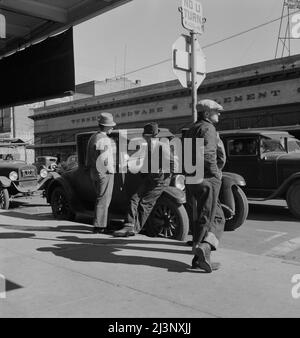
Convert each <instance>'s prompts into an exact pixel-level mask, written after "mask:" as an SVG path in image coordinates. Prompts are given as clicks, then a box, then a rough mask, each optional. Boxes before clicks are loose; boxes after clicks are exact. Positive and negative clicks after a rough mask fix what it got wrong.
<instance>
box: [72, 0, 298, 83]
mask: <svg viewBox="0 0 300 338" xmlns="http://www.w3.org/2000/svg"><path fill="white" fill-rule="evenodd" d="M282 4H283V1H282V0H202V6H203V12H204V17H205V18H206V24H205V31H204V33H203V34H202V35H201V36H200V38H199V42H200V45H201V46H202V48H203V51H204V53H205V55H206V58H207V72H211V71H216V70H221V69H226V68H232V67H236V66H240V65H245V64H250V63H255V62H259V61H264V60H270V59H273V58H274V56H275V49H276V43H277V37H278V31H279V24H280V20H278V21H276V22H275V23H272V24H269V25H267V26H264V27H262V28H260V29H257V30H254V31H252V32H250V33H247V34H244V35H242V36H239V37H236V38H233V39H230V40H228V41H225V42H223V43H219V44H216V45H214V46H211V47H207V48H206V47H205V46H206V45H208V44H211V43H213V42H216V41H219V40H222V39H224V38H226V37H228V36H231V35H233V34H236V33H239V32H242V31H244V30H247V29H249V28H252V27H254V26H256V25H260V24H263V23H265V22H267V21H270V20H273V19H276V18H280V17H281V12H282ZM180 5H181V0H133V1H131V2H129V3H127V4H125V5H123V6H121V7H118V8H115V9H113V10H111V11H109V12H107V13H104V14H102V15H100V16H98V17H96V18H93V19H92V20H89V21H87V22H84V23H82V24H80V25H78V26H76V27H75V28H74V52H75V72H76V83H77V84H78V83H82V82H86V81H90V80H99V81H102V80H105V79H106V78H113V77H114V76H116V75H117V76H122V75H123V74H124V72H125V73H127V72H132V71H134V70H136V69H139V68H142V67H144V66H148V65H152V64H155V63H159V62H161V61H164V60H168V59H170V58H171V56H172V45H173V43H174V42H175V41H176V40H177V39H178V37H179V36H180V35H181V34H188V33H189V32H188V31H187V30H186V29H184V28H183V27H182V25H181V17H180V12H179V11H178V7H180ZM284 23H285V21H284ZM283 26H284V27H285V25H283ZM283 34H284V33H283V32H282V35H283ZM298 53H300V40H291V55H293V54H298ZM280 55H281V49H280ZM127 77H128V78H129V79H130V80H132V81H134V80H141V82H142V85H148V84H153V83H159V82H164V81H168V80H173V79H175V78H176V77H175V75H174V73H173V71H172V63H171V60H169V61H167V62H164V63H162V64H161V65H159V66H155V67H151V68H149V69H146V70H142V71H138V72H136V73H133V74H129V75H127Z"/></svg>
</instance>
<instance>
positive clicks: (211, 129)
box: [186, 100, 225, 272]
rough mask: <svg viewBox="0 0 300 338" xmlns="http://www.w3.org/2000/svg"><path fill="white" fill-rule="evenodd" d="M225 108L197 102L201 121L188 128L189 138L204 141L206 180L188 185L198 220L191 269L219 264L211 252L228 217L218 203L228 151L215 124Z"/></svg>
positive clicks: (216, 104)
mask: <svg viewBox="0 0 300 338" xmlns="http://www.w3.org/2000/svg"><path fill="white" fill-rule="evenodd" d="M222 110H223V107H222V106H221V105H219V104H218V103H217V102H215V101H213V100H201V101H199V102H198V104H197V112H198V121H197V122H196V123H195V124H194V125H193V126H192V127H191V128H190V129H189V131H188V132H187V135H186V137H187V138H191V139H194V140H195V139H196V138H203V140H204V179H203V181H202V182H201V183H198V184H190V185H187V189H188V190H189V193H190V194H191V195H192V196H194V198H195V199H196V201H197V222H196V224H193V253H194V258H193V261H192V269H195V270H205V271H206V272H212V270H215V269H218V268H219V264H218V263H215V264H211V262H210V254H211V251H212V250H216V249H217V247H218V245H219V240H220V237H221V235H222V233H223V230H224V225H225V219H224V214H223V211H222V208H221V206H220V204H219V202H218V198H219V192H220V188H221V179H222V172H221V169H222V167H223V165H224V160H225V159H224V158H223V157H224V156H225V153H224V151H223V149H222V145H221V143H220V138H219V135H218V133H217V131H216V128H215V126H214V125H215V124H216V123H218V122H219V115H220V111H222Z"/></svg>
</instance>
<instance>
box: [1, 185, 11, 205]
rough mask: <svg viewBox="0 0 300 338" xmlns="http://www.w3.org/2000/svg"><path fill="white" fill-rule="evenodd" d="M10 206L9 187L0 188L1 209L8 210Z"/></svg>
mask: <svg viewBox="0 0 300 338" xmlns="http://www.w3.org/2000/svg"><path fill="white" fill-rule="evenodd" d="M8 208H9V193H8V190H7V189H4V188H0V209H2V210H7V209H8Z"/></svg>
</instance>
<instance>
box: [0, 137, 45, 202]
mask: <svg viewBox="0 0 300 338" xmlns="http://www.w3.org/2000/svg"><path fill="white" fill-rule="evenodd" d="M26 146H27V144H26V143H25V142H23V141H22V140H20V139H8V138H7V139H1V140H0V209H8V208H9V204H10V200H11V199H12V198H17V197H23V196H30V195H33V194H34V193H35V192H37V191H38V190H43V189H44V187H45V186H46V185H47V183H49V180H50V177H49V176H48V172H47V170H45V169H42V170H41V171H40V172H38V171H37V168H36V167H35V166H34V165H29V164H27V149H26Z"/></svg>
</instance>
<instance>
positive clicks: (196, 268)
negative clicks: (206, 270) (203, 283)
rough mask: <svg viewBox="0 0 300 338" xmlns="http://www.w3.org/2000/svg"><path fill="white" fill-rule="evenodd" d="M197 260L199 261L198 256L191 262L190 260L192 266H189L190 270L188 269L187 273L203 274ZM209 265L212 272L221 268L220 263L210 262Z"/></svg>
mask: <svg viewBox="0 0 300 338" xmlns="http://www.w3.org/2000/svg"><path fill="white" fill-rule="evenodd" d="M198 259H199V257H198V256H195V257H194V258H193V260H192V266H191V268H189V269H188V270H189V271H192V272H203V269H202V267H201V264H199V262H198ZM210 265H211V269H212V271H216V270H219V269H220V267H221V263H219V262H211V263H210Z"/></svg>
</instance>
